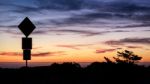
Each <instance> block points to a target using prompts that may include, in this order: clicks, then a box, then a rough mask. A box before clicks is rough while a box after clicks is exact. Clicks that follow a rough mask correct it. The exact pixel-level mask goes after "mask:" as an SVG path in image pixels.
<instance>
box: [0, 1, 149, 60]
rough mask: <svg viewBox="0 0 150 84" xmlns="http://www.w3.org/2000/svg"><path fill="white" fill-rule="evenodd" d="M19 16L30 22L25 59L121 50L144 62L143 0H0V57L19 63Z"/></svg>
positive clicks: (98, 56)
mask: <svg viewBox="0 0 150 84" xmlns="http://www.w3.org/2000/svg"><path fill="white" fill-rule="evenodd" d="M25 17H29V18H30V20H31V21H32V22H33V23H34V24H35V26H36V29H35V30H34V32H33V33H32V34H31V35H30V36H29V37H32V38H33V49H32V60H31V61H30V62H95V61H100V62H102V61H104V56H105V57H109V58H110V59H113V57H114V56H116V54H117V51H123V50H125V49H127V50H131V51H133V52H134V53H136V54H137V55H139V56H142V57H143V59H142V60H141V62H150V55H149V54H150V1H149V0H0V36H1V37H0V62H23V60H22V49H21V38H22V37H24V35H23V34H22V33H21V31H20V30H19V29H18V27H17V26H18V25H19V24H20V23H21V21H22V20H23V19H24V18H25Z"/></svg>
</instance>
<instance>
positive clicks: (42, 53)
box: [0, 51, 64, 57]
mask: <svg viewBox="0 0 150 84" xmlns="http://www.w3.org/2000/svg"><path fill="white" fill-rule="evenodd" d="M61 55H64V52H63V51H56V52H38V53H32V56H34V57H45V56H61ZM0 56H22V53H20V52H0Z"/></svg>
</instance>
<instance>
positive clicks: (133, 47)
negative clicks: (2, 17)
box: [126, 46, 143, 49]
mask: <svg viewBox="0 0 150 84" xmlns="http://www.w3.org/2000/svg"><path fill="white" fill-rule="evenodd" d="M126 47H127V48H131V49H137V48H139V49H142V48H143V47H142V46H126Z"/></svg>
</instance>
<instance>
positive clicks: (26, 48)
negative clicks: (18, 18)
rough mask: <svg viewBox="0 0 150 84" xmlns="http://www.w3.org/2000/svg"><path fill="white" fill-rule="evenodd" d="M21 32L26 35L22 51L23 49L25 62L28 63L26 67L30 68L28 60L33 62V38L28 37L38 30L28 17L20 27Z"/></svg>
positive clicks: (23, 39)
mask: <svg viewBox="0 0 150 84" xmlns="http://www.w3.org/2000/svg"><path fill="white" fill-rule="evenodd" d="M18 28H19V29H20V30H21V32H22V33H23V34H24V35H25V37H23V38H22V49H23V60H25V61H26V62H25V63H26V67H28V60H31V49H32V38H28V36H29V35H30V34H31V33H32V31H33V30H34V29H35V28H36V27H35V25H34V24H33V23H32V22H31V21H30V19H29V18H28V17H26V18H25V19H24V20H23V21H22V22H21V23H20V24H19V26H18Z"/></svg>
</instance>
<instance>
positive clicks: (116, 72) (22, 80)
mask: <svg viewBox="0 0 150 84" xmlns="http://www.w3.org/2000/svg"><path fill="white" fill-rule="evenodd" d="M0 84H150V67H144V66H139V65H135V64H115V63H104V62H103V63H100V62H94V63H92V64H91V65H89V66H87V67H85V68H82V67H81V66H80V65H79V64H77V63H63V64H56V63H54V64H52V65H51V66H43V67H32V68H25V67H22V68H20V69H6V68H5V69H4V68H0Z"/></svg>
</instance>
